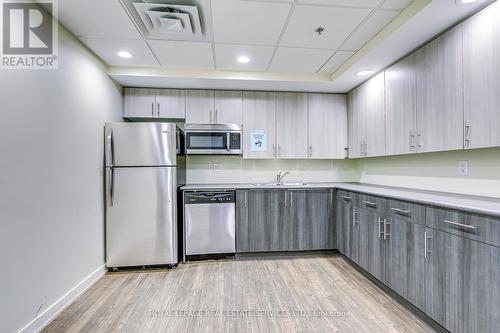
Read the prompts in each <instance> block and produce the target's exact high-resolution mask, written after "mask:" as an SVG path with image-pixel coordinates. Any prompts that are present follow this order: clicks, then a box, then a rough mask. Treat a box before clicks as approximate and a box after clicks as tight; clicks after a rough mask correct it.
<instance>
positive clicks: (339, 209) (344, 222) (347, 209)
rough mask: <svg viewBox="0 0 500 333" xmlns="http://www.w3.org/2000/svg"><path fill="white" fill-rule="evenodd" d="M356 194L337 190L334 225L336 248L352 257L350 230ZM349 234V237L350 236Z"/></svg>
mask: <svg viewBox="0 0 500 333" xmlns="http://www.w3.org/2000/svg"><path fill="white" fill-rule="evenodd" d="M355 200H356V194H355V193H350V192H345V191H340V190H339V191H337V200H336V205H335V208H336V225H337V230H336V234H337V249H338V250H339V251H340V252H342V253H343V254H345V255H346V256H347V257H348V258H351V257H352V253H351V251H352V250H351V248H352V243H351V242H352V236H351V235H350V234H351V230H352V229H353V223H354V202H355ZM350 236H351V237H350Z"/></svg>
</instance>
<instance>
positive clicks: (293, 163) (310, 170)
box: [186, 156, 359, 184]
mask: <svg viewBox="0 0 500 333" xmlns="http://www.w3.org/2000/svg"><path fill="white" fill-rule="evenodd" d="M354 166H355V164H354V163H353V161H348V160H335V161H325V160H253V159H243V158H241V157H238V156H188V157H187V161H186V178H187V183H189V184H209V183H232V182H237V183H239V182H250V183H256V182H271V181H275V180H276V175H277V173H278V172H280V171H289V172H290V174H289V175H288V176H287V177H286V178H285V180H286V181H308V182H351V181H358V179H359V174H358V170H356V168H355V167H354Z"/></svg>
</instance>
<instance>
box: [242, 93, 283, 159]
mask: <svg viewBox="0 0 500 333" xmlns="http://www.w3.org/2000/svg"><path fill="white" fill-rule="evenodd" d="M275 116H276V94H275V93H272V92H244V93H243V158H274V157H275V156H276V155H275V154H276V151H275V148H276V146H275V141H274V139H275V131H274V128H275V127H274V124H275ZM252 134H255V135H263V139H262V146H260V147H254V146H253V145H252V140H251V136H252Z"/></svg>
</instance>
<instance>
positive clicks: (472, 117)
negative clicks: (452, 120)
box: [463, 3, 500, 148]
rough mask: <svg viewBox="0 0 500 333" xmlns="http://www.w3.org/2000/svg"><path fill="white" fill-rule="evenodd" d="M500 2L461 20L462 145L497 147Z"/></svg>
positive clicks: (499, 139)
mask: <svg viewBox="0 0 500 333" xmlns="http://www.w3.org/2000/svg"><path fill="white" fill-rule="evenodd" d="M499 17H500V4H498V3H495V4H493V5H491V6H490V7H488V8H486V9H484V10H483V11H481V12H479V13H478V14H476V15H474V16H473V17H471V18H470V19H469V20H467V21H465V22H464V23H463V34H464V47H463V50H464V103H465V105H464V111H465V112H464V113H465V121H466V126H467V127H466V138H465V139H466V140H465V148H479V147H494V146H500V112H499V110H500V94H499V92H500V75H498V73H500V26H499V24H498V18H499Z"/></svg>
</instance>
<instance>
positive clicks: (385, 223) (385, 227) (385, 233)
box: [384, 219, 391, 240]
mask: <svg viewBox="0 0 500 333" xmlns="http://www.w3.org/2000/svg"><path fill="white" fill-rule="evenodd" d="M388 225H390V223H387V219H384V240H386V239H387V237H389V236H390V235H391V234H390V233H388V232H387V226H388Z"/></svg>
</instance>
